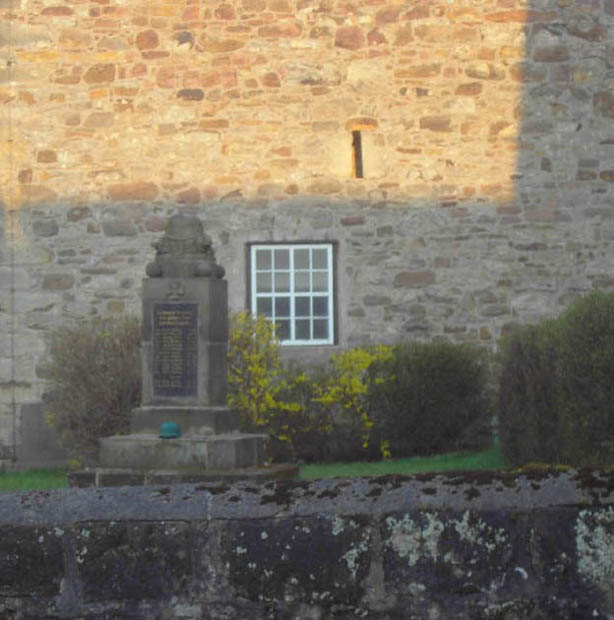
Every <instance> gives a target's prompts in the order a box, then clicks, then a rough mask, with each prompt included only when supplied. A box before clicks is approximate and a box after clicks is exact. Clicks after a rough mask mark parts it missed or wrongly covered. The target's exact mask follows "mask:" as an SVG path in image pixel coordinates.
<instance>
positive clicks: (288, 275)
mask: <svg viewBox="0 0 614 620" xmlns="http://www.w3.org/2000/svg"><path fill="white" fill-rule="evenodd" d="M250 278H251V311H252V313H253V314H263V315H264V316H266V317H267V318H269V319H270V320H271V321H273V323H274V324H275V327H276V330H277V336H278V338H279V339H280V340H281V343H282V344H306V345H308V344H333V343H334V341H335V334H334V298H333V292H334V286H333V284H334V283H333V244H332V243H283V244H282V243H280V244H253V245H251V246H250Z"/></svg>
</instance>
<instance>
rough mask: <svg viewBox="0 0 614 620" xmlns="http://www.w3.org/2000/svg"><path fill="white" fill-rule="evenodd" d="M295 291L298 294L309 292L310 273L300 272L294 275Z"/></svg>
mask: <svg viewBox="0 0 614 620" xmlns="http://www.w3.org/2000/svg"><path fill="white" fill-rule="evenodd" d="M294 290H295V291H296V292H297V293H308V292H309V272H308V271H299V272H297V273H295V274H294Z"/></svg>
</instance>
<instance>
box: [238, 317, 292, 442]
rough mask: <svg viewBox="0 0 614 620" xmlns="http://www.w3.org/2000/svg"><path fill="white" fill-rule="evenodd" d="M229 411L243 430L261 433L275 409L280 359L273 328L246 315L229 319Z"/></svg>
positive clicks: (256, 318) (266, 321)
mask: <svg viewBox="0 0 614 620" xmlns="http://www.w3.org/2000/svg"><path fill="white" fill-rule="evenodd" d="M228 345H229V346H228V397H227V402H228V406H229V407H233V408H234V409H236V410H238V411H239V414H240V416H241V426H242V428H244V429H245V430H251V431H254V430H256V429H260V430H262V428H263V427H266V426H267V425H268V422H269V419H270V416H271V413H272V411H274V410H276V409H277V406H278V394H279V390H280V385H279V382H280V373H281V369H282V367H281V358H280V356H279V340H278V339H277V338H276V336H275V328H274V326H273V324H272V323H271V322H270V321H269V320H267V319H266V318H265V317H263V316H253V315H252V314H251V313H250V312H248V311H246V310H245V311H243V312H239V313H238V314H237V315H235V316H234V317H233V318H232V321H231V329H230V337H229V343H228Z"/></svg>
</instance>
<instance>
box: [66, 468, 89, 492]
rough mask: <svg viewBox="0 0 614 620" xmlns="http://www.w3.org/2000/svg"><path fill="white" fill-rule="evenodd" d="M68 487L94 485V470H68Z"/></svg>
mask: <svg viewBox="0 0 614 620" xmlns="http://www.w3.org/2000/svg"><path fill="white" fill-rule="evenodd" d="M67 478H68V486H69V487H81V488H86V487H94V486H96V472H93V471H69V472H68V475H67Z"/></svg>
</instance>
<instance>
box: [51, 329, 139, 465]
mask: <svg viewBox="0 0 614 620" xmlns="http://www.w3.org/2000/svg"><path fill="white" fill-rule="evenodd" d="M139 342H140V325H139V322H138V320H137V319H136V318H132V317H122V318H115V319H111V318H109V319H96V320H93V321H91V322H88V323H80V324H78V325H76V326H74V327H60V328H58V329H56V330H55V331H53V332H52V333H51V335H50V340H49V349H48V355H47V358H46V360H45V361H44V362H43V363H42V364H41V367H40V373H41V376H43V377H44V378H45V379H47V380H48V381H49V390H48V392H47V394H46V395H45V408H46V416H47V421H48V422H49V423H50V424H51V425H52V426H53V427H55V428H56V430H57V431H58V433H59V436H60V440H61V442H62V443H63V445H64V446H65V447H66V448H67V449H68V450H69V451H70V452H71V453H72V454H73V455H74V457H75V459H76V461H77V462H79V461H80V462H83V461H86V462H87V461H88V460H90V459H92V458H94V456H95V454H96V450H97V440H98V438H100V437H106V436H109V435H116V434H122V433H126V432H127V431H128V428H129V416H130V411H131V410H132V409H133V408H134V407H135V406H136V405H137V404H138V401H139V398H140V393H141V362H140V354H139Z"/></svg>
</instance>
